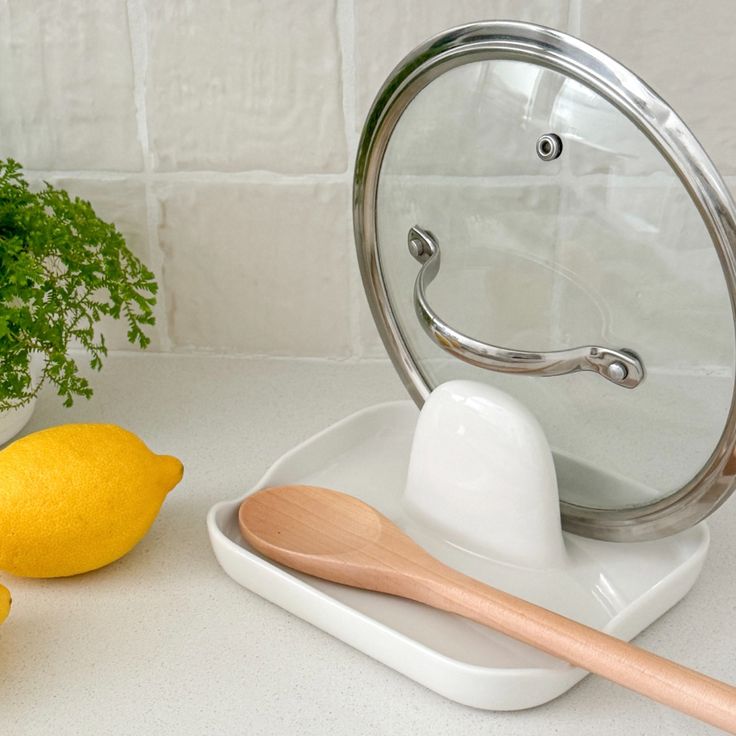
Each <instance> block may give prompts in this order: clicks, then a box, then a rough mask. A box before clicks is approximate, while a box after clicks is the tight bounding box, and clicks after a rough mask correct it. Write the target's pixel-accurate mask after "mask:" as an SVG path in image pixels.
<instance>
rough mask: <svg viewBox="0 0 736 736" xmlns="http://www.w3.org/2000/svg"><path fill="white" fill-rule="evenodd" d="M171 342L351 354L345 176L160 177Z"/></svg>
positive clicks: (185, 345)
mask: <svg viewBox="0 0 736 736" xmlns="http://www.w3.org/2000/svg"><path fill="white" fill-rule="evenodd" d="M156 196H157V198H158V201H159V202H160V207H161V219H160V226H159V237H160V242H161V247H162V249H163V252H164V264H163V277H164V287H165V289H166V292H167V300H168V306H169V322H168V326H169V331H170V335H171V338H172V340H173V342H174V345H175V346H176V347H177V348H183V349H188V348H212V349H215V350H219V351H222V352H246V353H263V354H266V353H271V354H276V355H294V354H296V355H302V356H309V357H319V356H327V357H332V358H345V357H347V356H348V355H349V354H350V336H349V315H348V310H347V309H346V307H345V305H347V304H348V263H347V256H348V247H347V246H348V241H349V223H348V217H347V213H348V199H349V194H348V187H347V185H346V184H344V183H339V182H338V183H331V182H316V183H304V184H302V183H293V182H292V183H289V184H283V183H277V184H272V183H257V184H256V183H253V182H197V183H196V184H192V183H188V182H176V183H164V184H160V185H157V187H156Z"/></svg>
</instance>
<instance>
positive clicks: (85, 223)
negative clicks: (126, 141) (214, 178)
mask: <svg viewBox="0 0 736 736" xmlns="http://www.w3.org/2000/svg"><path fill="white" fill-rule="evenodd" d="M156 290H157V286H156V281H155V279H154V276H153V274H152V273H151V272H150V271H149V270H148V269H147V268H146V267H145V266H144V265H143V264H142V263H141V262H140V261H139V260H138V259H137V258H136V257H135V256H134V255H133V254H132V253H131V252H130V251H129V250H128V248H127V246H126V245H125V240H124V239H123V236H122V235H121V234H120V233H119V232H118V231H117V230H116V229H115V226H114V225H110V224H108V223H106V222H103V221H102V220H100V219H99V218H98V217H97V215H96V214H95V212H94V210H93V209H92V206H91V205H90V204H89V202H85V201H83V200H81V199H78V198H76V199H71V198H70V197H69V195H68V194H67V193H66V192H65V191H63V190H59V189H55V188H54V187H52V186H51V185H49V184H46V185H45V187H44V189H43V190H42V191H40V192H32V191H31V190H30V188H29V186H28V183H27V182H26V181H25V179H24V178H23V176H22V174H21V167H20V165H19V164H18V163H17V162H16V161H13V160H12V159H8V160H6V161H3V160H0V410H5V409H12V408H16V407H19V406H22V405H23V404H26V403H27V402H29V401H30V400H31V399H32V398H33V397H34V396H36V395H37V394H38V392H39V390H40V388H41V386H42V384H43V383H44V381H45V380H48V381H50V382H51V383H52V384H54V385H55V386H56V389H57V392H58V394H59V396H61V397H63V398H64V404H65V406H71V404H72V403H73V400H74V397H75V396H83V397H86V398H89V397H90V396H91V395H92V388H91V386H90V385H89V382H88V381H87V379H85V378H84V377H83V376H81V375H80V373H79V367H78V365H77V363H76V362H75V361H74V359H73V358H72V357H70V355H69V348H70V347H74V346H75V345H79V346H81V347H82V348H84V349H85V350H87V352H88V354H89V356H90V365H91V367H92V368H94V369H95V370H99V369H100V368H101V367H102V358H103V356H105V355H107V347H106V346H105V339H104V335H102V334H100V333H99V332H98V330H96V324H97V322H98V321H99V319H100V318H101V317H102V316H103V315H110V316H111V317H113V318H116V319H118V318H120V317H124V318H125V319H126V320H127V323H128V340H129V341H130V342H131V343H132V344H137V345H139V346H141V347H146V346H147V345H148V343H149V342H150V340H149V338H148V337H146V335H145V334H144V332H143V329H142V327H143V326H144V325H152V324H154V317H153V309H152V307H153V305H154V304H155V303H156V299H155V296H154V295H155V293H156ZM35 353H39V354H40V355H41V356H42V359H43V361H44V366H43V373H42V376H41V380H40V382H34V381H33V380H32V379H31V374H30V360H31V356H32V355H33V354H35Z"/></svg>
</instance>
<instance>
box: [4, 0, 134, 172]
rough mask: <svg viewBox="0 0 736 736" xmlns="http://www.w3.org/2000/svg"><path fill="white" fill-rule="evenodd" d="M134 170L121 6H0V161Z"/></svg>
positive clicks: (68, 0)
mask: <svg viewBox="0 0 736 736" xmlns="http://www.w3.org/2000/svg"><path fill="white" fill-rule="evenodd" d="M8 155H12V156H14V157H15V158H17V159H18V160H20V161H21V162H22V163H23V164H24V165H25V166H28V167H30V168H35V169H62V170H68V169H91V170H100V169H115V170H120V171H140V169H141V147H140V143H139V141H138V136H137V130H136V118H135V102H134V97H133V64H132V57H131V51H130V31H129V27H128V18H127V10H126V5H125V0H107V1H106V2H104V3H95V2H89V0H65V2H59V1H58V0H38V1H36V0H34V2H30V3H29V2H27V1H26V0H3V2H0V156H8Z"/></svg>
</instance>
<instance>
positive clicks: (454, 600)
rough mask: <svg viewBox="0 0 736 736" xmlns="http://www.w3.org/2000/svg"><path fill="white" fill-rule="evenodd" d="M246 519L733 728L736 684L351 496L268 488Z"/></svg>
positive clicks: (348, 569) (309, 568) (265, 543)
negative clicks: (461, 568)
mask: <svg viewBox="0 0 736 736" xmlns="http://www.w3.org/2000/svg"><path fill="white" fill-rule="evenodd" d="M239 522H240V530H241V532H242V534H243V536H244V537H245V539H246V540H247V541H248V542H249V543H250V544H251V545H252V546H253V547H254V548H255V549H256V550H258V551H259V552H261V553H262V554H264V555H266V556H267V557H270V558H272V559H274V560H276V562H279V563H281V564H283V565H286V566H287V567H291V568H294V569H296V570H300V571H302V572H306V573H308V574H310V575H315V576H316V577H319V578H324V579H326V580H332V581H334V582H337V583H343V584H344V585H351V586H353V587H356V588H365V589H367V590H375V591H380V592H382V593H390V594H391V595H397V596H402V597H404V598H410V599H411V600H414V601H419V602H420V603H425V604H427V605H429V606H433V607H434V608H439V609H442V610H443V611H450V612H451V613H456V614H459V615H461V616H465V617H466V618H469V619H472V620H473V621H477V622H479V623H481V624H485V625H486V626H490V627H491V628H493V629H496V630H497V631H500V632H502V633H504V634H507V635H508V636H511V637H513V638H514V639H518V640H519V641H523V642H524V643H526V644H530V645H531V646H533V647H536V648H537V649H541V650H542V651H544V652H547V653H548V654H552V655H553V656H556V657H559V658H560V659H563V660H565V661H566V662H569V663H570V664H572V665H575V666H577V667H582V668H583V669H586V670H589V671H590V672H595V673H597V674H599V675H602V676H603V677H607V678H608V679H609V680H613V681H614V682H617V683H618V684H619V685H623V686H624V687H628V688H630V689H631V690H635V691H636V692H639V693H641V694H642V695H646V696H647V697H650V698H652V699H654V700H657V701H659V702H660V703H664V704H665V705H669V706H671V707H672V708H675V709H677V710H680V711H682V712H683V713H687V714H689V715H691V716H694V717H695V718H699V719H701V720H703V721H705V722H706V723H710V724H712V725H714V726H718V727H719V728H722V729H725V730H726V731H729V732H730V733H736V688H734V687H732V686H731V685H727V684H725V683H723V682H719V681H718V680H714V679H712V678H710V677H706V676H705V675H702V674H700V673H699V672H695V671H694V670H690V669H687V668H686V667H683V666H681V665H678V664H675V663H674V662H671V661H670V660H668V659H664V658H662V657H658V656H657V655H656V654H651V653H650V652H647V651H644V650H643V649H639V648H638V647H635V646H634V645H633V644H628V643H627V642H624V641H621V640H620V639H616V638H614V637H612V636H609V635H608V634H604V633H602V632H601V631H598V630H597V629H592V628H590V627H588V626H585V625H583V624H580V623H577V622H576V621H573V620H571V619H568V618H565V617H564V616H560V615H559V614H556V613H553V612H552V611H548V610H547V609H545V608H541V607H540V606H535V605H533V604H531V603H528V602H526V601H523V600H521V599H520V598H516V597H515V596H512V595H509V594H508V593H504V592H502V591H500V590H496V589H495V588H491V587H490V586H488V585H484V584H483V583H480V582H479V581H477V580H474V579H473V578H470V577H468V576H466V575H463V574H462V573H459V572H457V571H456V570H453V569H452V568H450V567H447V566H446V565H443V564H442V563H441V562H439V561H438V560H436V559H435V558H434V557H431V556H430V555H429V554H428V553H427V552H425V551H424V550H423V549H422V548H421V547H419V545H417V544H416V543H415V542H413V541H412V540H411V539H410V538H409V537H407V536H406V534H404V533H403V532H402V531H401V530H400V529H399V528H398V527H397V526H396V525H395V524H394V523H393V522H391V521H390V520H389V519H387V518H386V517H385V516H383V515H382V514H380V513H378V511H376V510H375V509H374V508H372V507H371V506H368V505H367V504H365V503H363V502H362V501H359V500H358V499H357V498H354V497H353V496H348V495H346V494H344V493H338V492H337V491H331V490H327V489H326V488H317V487H314V486H282V487H279V488H268V489H265V490H262V491H258V492H257V493H254V494H252V495H251V496H248V498H246V499H245V501H243V503H242V504H241V506H240V513H239Z"/></svg>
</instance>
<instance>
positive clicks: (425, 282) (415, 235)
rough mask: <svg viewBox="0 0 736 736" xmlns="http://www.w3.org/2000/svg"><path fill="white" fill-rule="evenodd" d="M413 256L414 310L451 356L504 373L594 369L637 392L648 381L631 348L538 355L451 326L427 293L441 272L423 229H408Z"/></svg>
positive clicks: (543, 373)
mask: <svg viewBox="0 0 736 736" xmlns="http://www.w3.org/2000/svg"><path fill="white" fill-rule="evenodd" d="M408 242H409V252H410V253H411V255H412V256H413V257H414V258H415V259H416V260H417V261H419V263H421V264H423V265H422V267H421V269H419V273H418V274H417V279H416V281H415V282H414V310H415V311H416V314H417V317H418V318H419V322H420V324H421V325H422V328H423V329H424V331H425V332H426V333H427V334H428V335H429V336H430V337H431V338H432V340H434V341H435V342H436V343H437V345H439V346H440V347H441V348H442V349H443V350H446V351H447V352H448V353H450V354H451V355H454V356H455V357H456V358H460V360H464V361H465V362H466V363H470V364H471V365H476V366H479V367H480V368H487V369H488V370H492V371H499V372H500V373H522V374H525V375H534V376H562V375H565V374H566V373H576V372H577V371H594V372H595V373H598V375H600V376H603V378H605V379H606V380H608V381H611V382H612V383H615V384H616V385H618V386H623V387H625V388H636V387H637V386H638V385H639V384H640V383H641V382H642V381H643V380H644V375H645V373H644V365H643V364H642V362H641V360H640V359H639V357H638V356H637V355H636V353H634V352H633V351H632V350H628V349H626V348H622V349H620V350H613V349H611V348H605V347H600V346H596V345H586V346H583V347H578V348H571V349H570V350H553V351H550V352H546V353H534V352H528V351H525V350H511V349H509V348H502V347H498V346H497V345H490V344H489V343H485V342H481V341H480V340H476V339H474V338H472V337H469V336H468V335H464V334H463V333H462V332H458V331H457V330H456V329H454V328H452V327H450V325H448V324H447V323H446V322H444V321H443V320H442V319H440V317H439V316H438V315H437V314H436V312H435V311H434V310H433V309H432V308H431V307H430V306H429V303H428V301H427V295H426V289H427V286H429V284H431V283H432V281H433V280H434V278H435V276H437V274H438V273H439V270H440V246H439V243H438V242H437V238H436V237H435V236H434V235H433V234H432V233H431V232H430V231H429V230H425V229H424V228H422V227H419V225H414V227H412V228H409V236H408Z"/></svg>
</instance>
